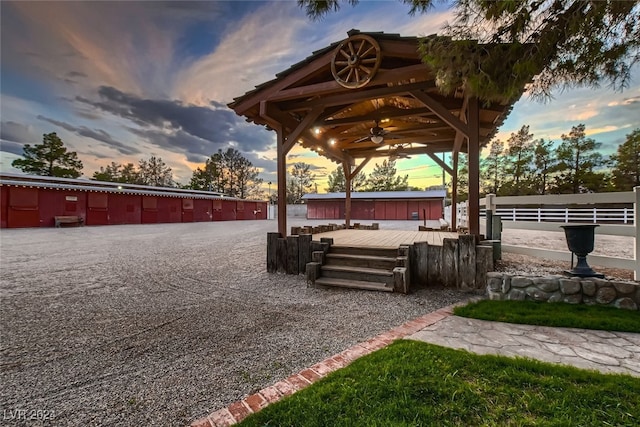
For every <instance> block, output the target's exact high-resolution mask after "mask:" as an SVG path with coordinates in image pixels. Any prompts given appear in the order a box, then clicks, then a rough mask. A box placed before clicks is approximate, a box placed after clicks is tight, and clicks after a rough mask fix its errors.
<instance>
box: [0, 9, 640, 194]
mask: <svg viewBox="0 0 640 427" xmlns="http://www.w3.org/2000/svg"><path fill="white" fill-rule="evenodd" d="M0 8H1V16H2V21H1V34H0V38H1V41H2V45H1V50H0V54H1V76H0V84H1V98H0V117H1V120H2V127H1V132H0V139H1V144H2V145H1V151H2V152H1V153H0V154H1V157H0V170H1V171H2V172H19V171H17V170H15V169H13V168H12V167H11V161H12V160H14V159H16V158H18V157H19V155H20V154H21V153H22V147H23V145H24V144H25V143H30V144H38V143H40V142H41V141H42V134H43V133H49V132H57V134H58V135H59V136H60V137H61V138H62V140H63V141H64V142H65V144H66V145H67V146H68V147H69V149H70V150H73V151H76V152H77V153H78V156H79V158H80V160H82V162H83V163H84V169H83V173H84V176H85V177H91V176H92V175H93V172H95V171H96V170H98V169H99V168H100V166H106V165H107V164H109V163H110V162H112V161H115V162H118V163H127V162H133V163H137V162H138V160H140V159H147V158H149V157H150V156H159V157H161V158H162V159H163V160H164V161H165V162H166V163H167V164H168V165H169V166H170V167H171V168H172V169H173V173H174V177H175V179H176V180H177V181H178V182H180V183H183V184H186V183H188V182H189V179H190V178H191V175H192V171H193V170H194V169H195V168H196V167H197V166H201V165H202V164H203V162H204V160H205V159H206V158H207V157H208V156H210V155H211V154H213V153H215V152H217V151H218V149H220V148H221V149H226V148H228V147H234V148H236V149H238V150H239V151H241V152H242V153H243V155H244V156H245V157H247V158H248V159H249V160H251V161H252V162H253V164H254V165H255V166H257V167H259V168H260V169H261V171H262V172H261V177H262V178H264V180H265V183H266V182H268V181H272V182H274V183H275V182H276V176H275V167H276V162H275V133H274V132H268V131H267V130H266V129H264V128H262V127H260V126H256V125H253V124H249V123H246V122H245V120H244V119H243V118H242V117H239V116H237V115H236V114H235V113H234V112H233V111H231V110H230V109H228V108H227V107H226V104H227V103H229V102H231V101H232V100H233V98H234V97H237V96H240V95H242V94H244V93H245V92H247V91H249V90H251V89H253V88H254V87H255V86H256V85H259V84H261V83H263V82H265V81H267V80H271V79H273V78H274V75H275V74H276V73H278V72H280V71H283V70H285V69H287V68H289V67H290V66H291V65H292V64H295V63H297V62H299V61H300V60H302V59H304V58H305V57H307V56H309V55H310V54H311V53H312V52H313V51H314V50H317V49H320V48H323V47H325V46H327V45H328V44H330V43H332V42H336V41H339V40H342V39H344V38H346V37H347V31H348V30H350V29H352V28H357V29H359V30H361V31H384V32H390V33H400V34H401V35H403V36H412V35H417V36H420V35H429V34H433V33H437V32H439V30H440V27H441V26H442V24H443V23H444V22H446V21H447V20H451V17H452V14H451V11H449V10H447V8H446V6H444V5H443V6H441V7H440V9H436V10H433V11H431V12H430V13H428V14H426V15H420V16H414V17H411V16H409V15H408V13H407V12H408V8H407V7H406V6H404V5H403V4H402V3H401V2H399V1H375V2H370V1H363V2H361V3H360V5H359V6H357V7H355V8H352V7H349V6H346V5H345V6H344V7H343V8H342V9H341V10H340V11H339V12H338V13H333V14H330V15H329V16H328V17H327V18H325V19H323V20H321V21H318V22H315V21H311V20H310V19H309V18H307V17H306V16H305V14H304V11H303V10H301V9H300V8H299V7H298V6H297V4H296V2H295V1H268V2H265V1H233V2H219V1H215V2H177V1H176V2H153V1H145V2H110V1H109V2H95V1H91V2H31V1H19V2H8V1H2V2H0ZM633 71H634V79H633V81H632V82H631V86H630V87H629V88H628V89H626V90H625V91H624V92H622V93H620V92H614V91H612V90H610V89H608V88H607V87H603V88H601V89H598V90H592V89H576V90H570V91H564V92H556V93H555V94H554V99H552V100H550V101H548V102H547V103H540V102H537V101H533V100H530V99H529V98H527V97H526V96H525V97H523V98H522V99H521V100H520V101H519V102H518V103H517V104H516V105H515V108H514V109H513V111H512V113H511V115H510V116H509V118H508V119H507V120H506V122H505V123H504V124H503V126H502V127H501V128H500V132H499V134H498V137H499V138H502V139H504V140H506V138H508V136H509V134H510V133H511V132H515V131H517V130H518V129H519V128H520V127H521V126H522V125H530V127H531V129H530V131H531V132H532V133H533V134H534V136H535V137H536V138H546V139H553V140H556V141H559V140H560V135H561V134H563V133H568V132H569V131H570V130H571V126H574V125H577V124H579V123H584V124H585V125H586V129H587V133H588V134H589V136H590V137H592V138H594V139H596V140H597V141H599V142H602V151H603V153H604V154H610V153H612V152H614V151H615V150H616V148H617V146H618V145H619V144H620V143H622V142H623V141H624V140H625V135H626V134H629V133H631V131H632V130H633V129H635V128H638V127H640V119H639V118H640V67H635V69H634V70H633ZM295 161H304V162H307V163H311V164H312V165H313V167H314V173H315V174H316V176H317V183H318V190H319V191H321V192H323V191H324V187H325V185H326V176H327V175H328V173H329V172H331V171H332V170H333V169H335V167H336V165H335V164H333V163H331V162H328V161H326V160H324V159H322V158H318V157H317V156H316V154H315V153H312V152H310V151H306V150H304V149H302V148H299V147H298V148H295V149H294V150H293V151H292V153H291V154H290V156H289V159H288V162H290V163H291V162H295ZM398 169H399V171H400V173H403V174H405V173H408V174H409V176H410V178H409V184H410V185H412V186H416V187H425V186H427V185H433V184H438V183H440V182H441V180H442V178H441V176H442V172H441V169H440V168H439V167H437V166H435V165H434V164H433V162H432V161H430V160H427V158H426V157H423V156H415V157H414V158H412V159H408V160H400V161H398ZM368 170H370V169H368ZM368 170H367V169H365V172H367V171H368ZM272 190H275V185H274V186H272Z"/></svg>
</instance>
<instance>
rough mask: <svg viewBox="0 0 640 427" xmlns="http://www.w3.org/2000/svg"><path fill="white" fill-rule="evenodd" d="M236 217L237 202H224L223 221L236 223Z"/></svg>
mask: <svg viewBox="0 0 640 427" xmlns="http://www.w3.org/2000/svg"><path fill="white" fill-rule="evenodd" d="M236 219H237V217H236V201H235V200H223V201H222V221H235V220H236Z"/></svg>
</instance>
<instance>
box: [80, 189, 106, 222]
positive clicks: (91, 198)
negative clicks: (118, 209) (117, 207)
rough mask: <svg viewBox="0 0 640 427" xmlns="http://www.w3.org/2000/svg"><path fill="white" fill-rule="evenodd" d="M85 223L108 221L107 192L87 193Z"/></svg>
mask: <svg viewBox="0 0 640 427" xmlns="http://www.w3.org/2000/svg"><path fill="white" fill-rule="evenodd" d="M86 223H87V225H107V224H108V223H109V195H108V194H107V193H89V194H87V218H86Z"/></svg>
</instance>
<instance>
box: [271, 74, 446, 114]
mask: <svg viewBox="0 0 640 427" xmlns="http://www.w3.org/2000/svg"><path fill="white" fill-rule="evenodd" d="M434 87H435V82H434V81H432V80H430V81H426V82H418V83H409V84H406V85H398V86H390V87H387V86H385V87H379V88H370V89H366V88H363V89H357V90H351V91H349V92H346V93H341V94H339V95H330V96H325V97H320V98H315V99H311V100H309V101H300V102H284V103H281V104H279V106H280V109H281V110H282V111H299V110H308V109H310V108H313V107H315V106H316V105H324V106H325V107H332V106H335V105H342V104H353V103H355V102H360V101H366V100H368V99H375V98H379V97H381V96H386V95H402V94H405V93H410V92H411V91H418V90H422V89H431V88H434Z"/></svg>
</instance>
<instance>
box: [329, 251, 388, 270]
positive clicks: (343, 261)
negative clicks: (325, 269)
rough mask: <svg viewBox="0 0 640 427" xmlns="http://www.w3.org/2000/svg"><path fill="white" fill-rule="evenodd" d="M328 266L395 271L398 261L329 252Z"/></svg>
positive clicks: (381, 257) (372, 256)
mask: <svg viewBox="0 0 640 427" xmlns="http://www.w3.org/2000/svg"><path fill="white" fill-rule="evenodd" d="M326 264H327V265H348V266H352V267H368V268H379V269H385V270H393V268H394V267H395V266H396V259H395V258H391V257H386V256H374V255H352V254H340V253H337V254H336V253H331V252H329V253H328V254H327V255H326Z"/></svg>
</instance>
